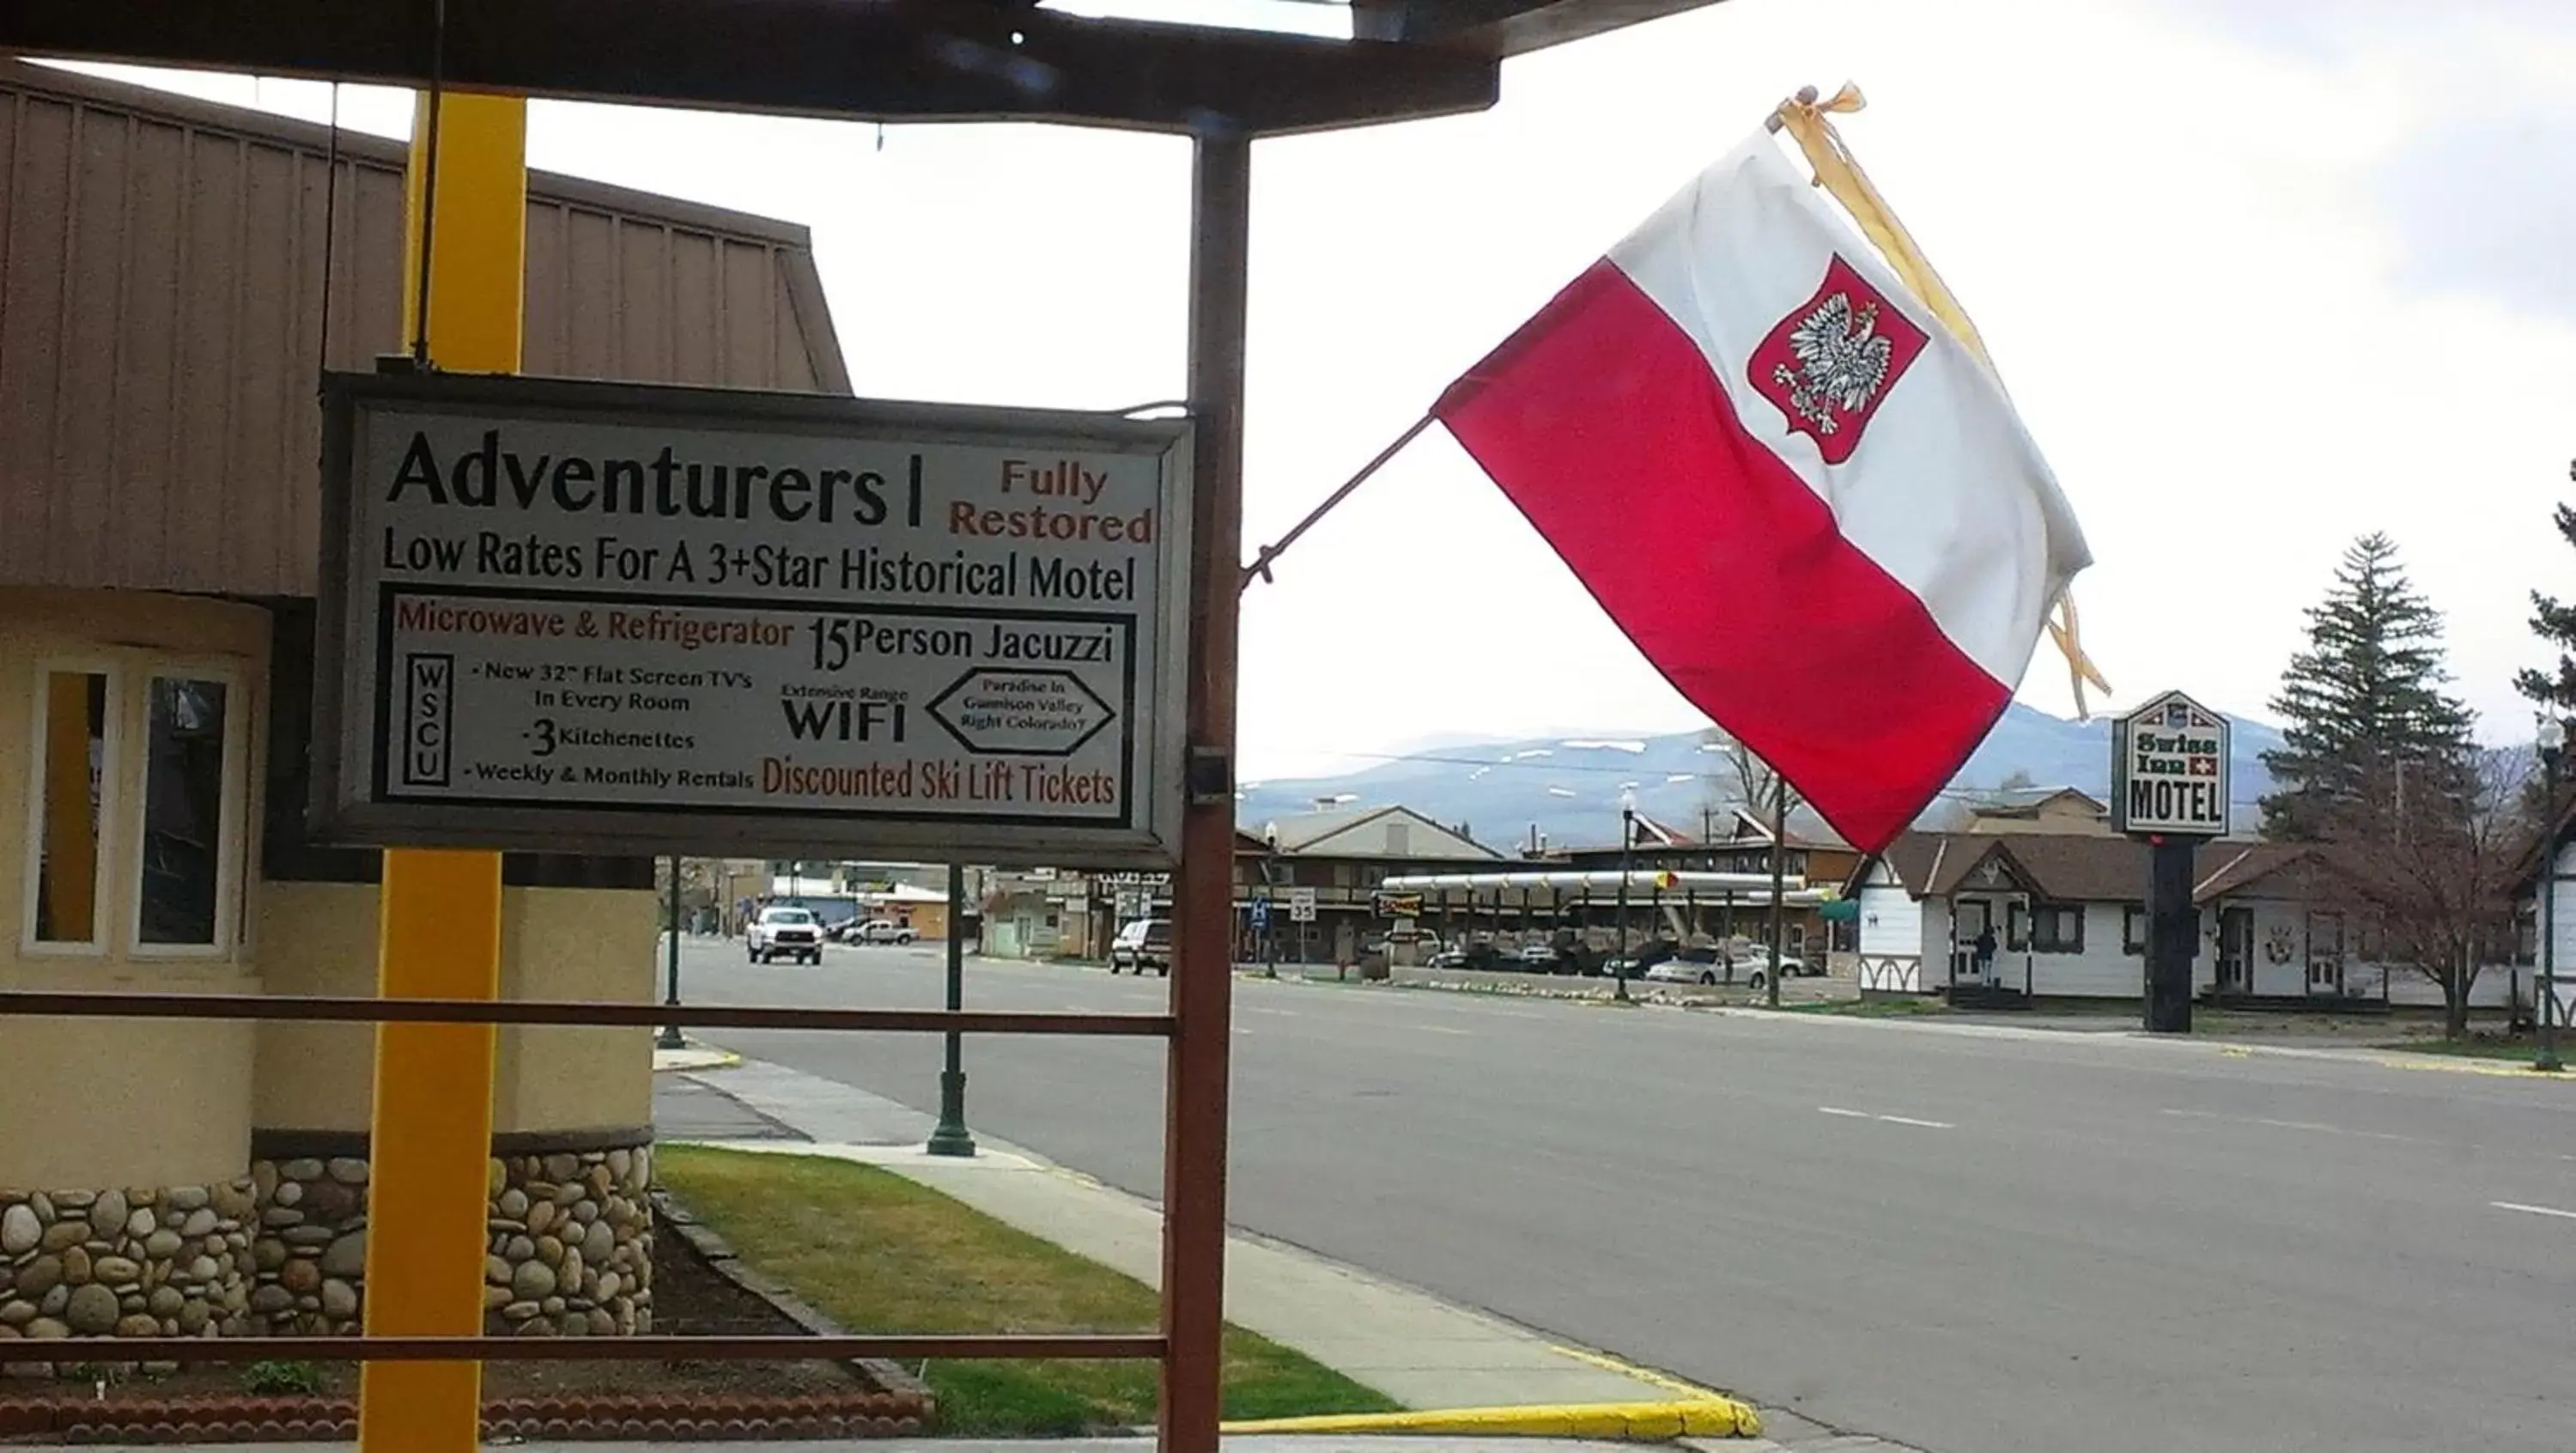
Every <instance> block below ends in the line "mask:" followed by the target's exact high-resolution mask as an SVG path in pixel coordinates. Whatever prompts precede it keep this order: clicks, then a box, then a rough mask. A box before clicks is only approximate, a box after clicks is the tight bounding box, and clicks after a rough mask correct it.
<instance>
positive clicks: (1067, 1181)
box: [655, 1060, 1745, 1453]
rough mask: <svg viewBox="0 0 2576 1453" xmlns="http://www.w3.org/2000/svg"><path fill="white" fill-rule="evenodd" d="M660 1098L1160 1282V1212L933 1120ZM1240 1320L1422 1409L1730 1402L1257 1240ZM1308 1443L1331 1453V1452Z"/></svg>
mask: <svg viewBox="0 0 2576 1453" xmlns="http://www.w3.org/2000/svg"><path fill="white" fill-rule="evenodd" d="M657 1090H659V1091H660V1093H659V1094H657V1096H656V1100H657V1103H656V1106H655V1118H656V1120H657V1122H658V1123H662V1124H664V1125H665V1126H666V1127H668V1128H667V1129H666V1132H665V1138H668V1139H681V1138H683V1137H684V1136H685V1138H687V1139H690V1140H694V1141H697V1142H700V1143H708V1144H723V1145H731V1146H735V1147H738V1148H742V1149H748V1150H765V1151H778V1152H790V1153H795V1154H803V1155H825V1156H832V1157H834V1158H837V1159H842V1160H850V1161H858V1162H862V1163H865V1164H869V1165H877V1166H882V1167H884V1168H886V1169H888V1170H891V1171H894V1172H895V1173H897V1174H899V1175H902V1176H904V1177H905V1178H906V1179H909V1180H913V1181H917V1182H919V1183H920V1184H922V1185H926V1186H929V1187H931V1188H932V1189H934V1190H938V1191H940V1192H942V1193H944V1194H947V1195H950V1196H954V1197H956V1198H957V1199H958V1200H960V1201H963V1202H965V1203H966V1204H967V1205H970V1206H973V1207H974V1208H975V1209H977V1210H979V1211H982V1212H983V1213H985V1214H986V1215H988V1216H992V1217H993V1218H995V1219H996V1220H1000V1221H1003V1222H1005V1223H1007V1224H1009V1225H1012V1226H1016V1227H1018V1228H1019V1229H1021V1230H1023V1231H1027V1232H1029V1233H1030V1234H1032V1235H1035V1236H1039V1237H1042V1238H1044V1239H1045V1240H1048V1241H1051V1242H1054V1243H1055V1244H1056V1245H1058V1246H1061V1247H1063V1248H1065V1249H1066V1250H1068V1251H1071V1252H1074V1253H1076V1254H1078V1255H1081V1256H1085V1257H1088V1258H1090V1259H1091V1260H1094V1261H1097V1262H1100V1263H1102V1264H1103V1265H1106V1266H1109V1267H1112V1268H1115V1269H1116V1270H1118V1271H1121V1272H1124V1273H1126V1274H1127V1275H1129V1276H1132V1277H1134V1278H1136V1279H1137V1280H1139V1281H1141V1282H1144V1283H1146V1284H1147V1285H1149V1286H1152V1285H1158V1284H1159V1282H1160V1279H1161V1273H1162V1214H1161V1212H1160V1210H1159V1209H1158V1208H1157V1207H1156V1206H1155V1205H1153V1204H1152V1203H1150V1202H1147V1201H1144V1200H1141V1199H1139V1198H1137V1197H1135V1196H1131V1195H1128V1194H1127V1193H1126V1192H1124V1191H1120V1190H1116V1189H1113V1188H1111V1187H1109V1186H1105V1185H1102V1184H1101V1183H1100V1182H1098V1181H1095V1180H1093V1179H1091V1178H1090V1177H1088V1176H1083V1175H1079V1174H1077V1173H1075V1172H1072V1171H1068V1170H1065V1169H1063V1168H1062V1167H1059V1166H1055V1165H1052V1164H1049V1163H1048V1162H1047V1161H1045V1160H1044V1159H1042V1158H1040V1157H1038V1156H1036V1155H1033V1154H1031V1153H1029V1152H1027V1151H1024V1150H1019V1149H1017V1148H1015V1147H1012V1146H1007V1145H1003V1144H1000V1143H998V1142H995V1141H993V1140H991V1139H989V1138H985V1137H978V1140H979V1145H980V1147H981V1153H979V1154H978V1155H976V1156H975V1157H973V1158H972V1159H956V1158H947V1157H939V1156H932V1155H928V1154H925V1153H924V1152H923V1151H922V1149H921V1146H922V1144H923V1142H924V1141H925V1140H926V1139H927V1138H928V1137H929V1134H930V1130H931V1126H932V1124H933V1120H932V1117H930V1116H928V1115H925V1114H923V1113H922V1112H920V1111H917V1110H914V1109H911V1108H910V1107H908V1106H904V1105H900V1104H897V1103H895V1102H893V1101H891V1100H886V1099H884V1098H882V1097H879V1096H876V1095H872V1094H869V1093H867V1092H866V1091H864V1090H858V1089H854V1088H852V1087H850V1086H847V1085H843V1084H840V1083H839V1082H837V1081H833V1080H828V1079H824V1078H822V1077H821V1076H818V1075H809V1074H806V1073H803V1072H802V1071H798V1070H792V1069H787V1068H785V1067H783V1066H779V1065H773V1064H767V1063H764V1062H761V1061H758V1060H746V1061H744V1062H743V1063H742V1064H741V1065H739V1066H737V1067H735V1068H732V1069H727V1070H722V1071H716V1072H711V1073H708V1074H705V1075H696V1074H685V1073H683V1074H673V1075H663V1076H660V1077H658V1079H657ZM666 1112H667V1116H666ZM682 1127H685V1130H684V1131H683V1130H682ZM674 1131H678V1132H681V1133H677V1134H675V1133H671V1132H674ZM786 1132H792V1133H794V1134H796V1135H801V1136H804V1137H806V1138H805V1139H803V1140H795V1139H789V1138H787V1135H786ZM1226 1316H1227V1318H1228V1319H1229V1320H1231V1321H1233V1322H1234V1323H1235V1324H1236V1325H1238V1326H1242V1327H1246V1328H1249V1329H1251V1330H1252V1331H1255V1332H1258V1333H1260V1334H1261V1335H1262V1336H1265V1337H1268V1338H1270V1339H1271V1340H1272V1341H1275V1342H1279V1343H1282V1344H1284V1345H1286V1346H1289V1347H1293V1348H1295V1349H1297V1350H1298V1351H1300V1352H1303V1353H1305V1354H1306V1355H1307V1356H1309V1357H1312V1358H1314V1359H1316V1360H1317V1361H1319V1362H1322V1363H1323V1364H1325V1365H1326V1366H1328V1367H1331V1368H1333V1369H1335V1370H1336V1371H1339V1372H1341V1373H1343V1374H1345V1375H1347V1376H1349V1377H1352V1378H1355V1379H1357V1380H1358V1381H1360V1382H1362V1383H1365V1384H1367V1385H1368V1386H1370V1387H1373V1388H1376V1389H1377V1390H1378V1391H1380V1392H1383V1393H1385V1394H1386V1395H1387V1396H1389V1397H1391V1398H1394V1399H1395V1400H1396V1401H1398V1402H1400V1403H1403V1404H1405V1405H1406V1406H1408V1407H1414V1408H1479V1407H1499V1406H1517V1405H1524V1404H1543V1403H1637V1402H1670V1401H1673V1400H1675V1399H1677V1398H1678V1399H1688V1398H1702V1397H1715V1396H1718V1394H1716V1393H1714V1392H1712V1391H1710V1390H1709V1389H1706V1388H1701V1387H1697V1386H1694V1385H1692V1384H1689V1383H1685V1382H1682V1381H1680V1380H1678V1379H1675V1378H1669V1377H1665V1376H1663V1375H1661V1374H1659V1373H1655V1372H1651V1371H1647V1370H1645V1369H1641V1368H1632V1367H1628V1366H1626V1365H1624V1364H1622V1363H1619V1362H1617V1361H1615V1360H1614V1359H1611V1358H1608V1357H1605V1356H1602V1355H1600V1354H1597V1353H1592V1352H1587V1351H1584V1350H1582V1349H1579V1348H1572V1347H1566V1346H1563V1345H1560V1344H1558V1343H1556V1342H1554V1341H1552V1340H1551V1339H1549V1338H1548V1337H1546V1336H1544V1335H1542V1334H1540V1333H1537V1332H1533V1331H1530V1330H1528V1329H1526V1328H1523V1327H1519V1326H1516V1325H1513V1324H1512V1323H1509V1322H1505V1321H1503V1320H1502V1319H1500V1318H1497V1317H1493V1316H1489V1315H1487V1314H1485V1313H1482V1312H1478V1311H1473V1310H1470V1309H1468V1308H1465V1307H1460V1306H1455V1305H1452V1304H1451V1303H1448V1302H1445V1301H1442V1300H1440V1299H1439V1298H1437V1297H1434V1296H1431V1295H1430V1294H1428V1293H1426V1292H1421V1291H1417V1290H1415V1289H1413V1288H1411V1287H1407V1286H1402V1285H1399V1284H1397V1283H1394V1282H1390V1281H1386V1280H1383V1279H1381V1278H1378V1277H1375V1276H1371V1275H1369V1274H1368V1273H1365V1272H1362V1271H1359V1270H1357V1269H1355V1268H1352V1267H1348V1266H1344V1265H1342V1264H1340V1263H1338V1262H1333V1261H1328V1260H1326V1259H1324V1258H1322V1257H1319V1256H1315V1255H1313V1254H1311V1253H1308V1252H1305V1251H1300V1250H1297V1249H1296V1248H1294V1247H1289V1246H1285V1245H1281V1244H1279V1243H1275V1242H1271V1241H1267V1240H1264V1239H1261V1238H1258V1237H1254V1236H1250V1235H1247V1234H1245V1233H1242V1232H1236V1233H1234V1235H1233V1237H1232V1242H1231V1245H1230V1246H1229V1248H1228V1254H1227V1257H1226ZM1308 1436H1310V1437H1311V1435H1308ZM1442 1441H1443V1445H1444V1446H1456V1445H1455V1444H1454V1443H1450V1442H1448V1440H1445V1439H1444V1440H1442ZM941 1446H942V1447H947V1448H954V1447H956V1446H958V1445H955V1444H950V1443H943V1444H942V1445H941ZM1059 1446H1061V1445H1059ZM1297 1446H1298V1447H1299V1448H1301V1449H1307V1450H1314V1453H1321V1449H1322V1448H1323V1447H1324V1446H1326V1445H1324V1444H1321V1443H1318V1442H1315V1441H1301V1442H1299V1443H1298V1444H1297ZM1413 1446H1416V1447H1418V1446H1420V1444H1419V1442H1418V1441H1417V1442H1416V1443H1415V1444H1414V1445H1413ZM1516 1446H1521V1447H1527V1446H1530V1445H1528V1444H1526V1443H1523V1444H1517V1445H1516ZM1735 1446H1738V1447H1743V1446H1745V1445H1744V1444H1742V1443H1740V1442H1739V1443H1738V1444H1736V1445H1735Z"/></svg>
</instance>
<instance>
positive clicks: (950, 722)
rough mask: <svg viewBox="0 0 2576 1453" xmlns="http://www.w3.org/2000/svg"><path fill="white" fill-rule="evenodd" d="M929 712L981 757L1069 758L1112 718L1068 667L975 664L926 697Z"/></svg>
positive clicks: (1112, 711) (1111, 712)
mask: <svg viewBox="0 0 2576 1453" xmlns="http://www.w3.org/2000/svg"><path fill="white" fill-rule="evenodd" d="M930 716H931V719H932V720H933V721H936V722H938V723H939V724H940V725H941V726H944V727H946V728H948V734H949V735H950V736H953V737H955V738H956V739H957V742H958V745H960V746H962V747H964V748H965V749H966V750H968V751H970V752H974V753H977V754H979V755H982V756H996V755H1002V754H1008V755H1011V756H1023V757H1069V756H1072V755H1073V754H1074V753H1075V752H1076V751H1078V750H1080V749H1081V747H1082V744H1083V743H1085V742H1088V741H1090V740H1091V739H1092V738H1093V737H1094V736H1097V735H1099V733H1100V731H1101V729H1102V728H1104V727H1106V726H1108V725H1109V724H1110V723H1111V722H1113V721H1116V720H1117V719H1118V713H1117V711H1116V710H1115V709H1114V708H1112V707H1111V706H1110V705H1109V703H1108V702H1105V701H1103V700H1101V699H1100V697H1099V695H1098V694H1097V693H1096V692H1094V691H1093V690H1092V689H1091V688H1090V687H1088V686H1086V685H1084V684H1083V682H1082V679H1081V678H1080V677H1078V676H1076V675H1074V674H1073V673H1072V672H1070V671H1052V670H1045V669H1031V668H1028V667H1021V666H979V667H977V668H975V669H974V670H972V671H969V672H967V673H966V674H965V675H963V676H960V677H958V678H957V680H956V681H955V682H953V683H952V684H951V685H950V686H949V688H948V689H947V690H946V691H943V692H941V693H939V695H938V696H936V697H934V698H932V700H931V703H930Z"/></svg>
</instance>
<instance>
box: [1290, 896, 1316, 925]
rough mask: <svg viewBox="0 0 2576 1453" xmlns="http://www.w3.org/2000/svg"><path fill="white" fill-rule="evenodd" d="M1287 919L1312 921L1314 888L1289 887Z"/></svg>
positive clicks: (1313, 918) (1301, 921)
mask: <svg viewBox="0 0 2576 1453" xmlns="http://www.w3.org/2000/svg"><path fill="white" fill-rule="evenodd" d="M1288 921H1289V922H1290V923H1312V922H1314V921H1315V890H1314V889H1312V888H1291V889H1289V890H1288Z"/></svg>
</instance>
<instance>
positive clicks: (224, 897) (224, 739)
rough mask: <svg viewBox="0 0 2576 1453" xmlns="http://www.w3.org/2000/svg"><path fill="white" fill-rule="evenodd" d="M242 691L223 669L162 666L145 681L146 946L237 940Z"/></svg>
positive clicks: (138, 924)
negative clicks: (233, 928) (238, 705)
mask: <svg viewBox="0 0 2576 1453" xmlns="http://www.w3.org/2000/svg"><path fill="white" fill-rule="evenodd" d="M236 694H237V693H236V692H235V691H234V689H233V683H232V680H231V678H230V676H229V675H228V674H218V673H214V672H206V673H202V674H200V673H196V672H186V673H170V674H164V673H162V672H159V671H155V672H153V673H152V674H151V676H150V677H149V679H148V681H147V684H146V686H145V690H144V702H143V744H142V745H143V751H142V788H143V790H142V792H141V794H140V795H139V799H138V807H139V809H140V811H139V814H138V817H137V831H136V834H135V843H136V851H137V858H138V861H137V875H136V883H135V892H134V942H135V944H136V946H137V947H140V948H149V949H190V948H194V949H221V948H224V947H226V946H227V939H228V938H229V928H230V925H229V923H228V922H227V920H229V919H230V918H231V917H232V914H231V912H230V908H231V899H232V896H233V895H232V886H233V876H234V874H236V873H238V872H239V871H240V860H241V854H240V852H239V851H238V849H237V846H236V841H237V839H239V837H240V836H241V806H240V803H239V801H238V798H239V795H240V781H239V776H240V774H239V773H238V772H236V771H235V770H234V761H235V758H236V757H237V756H238V755H239V754H238V752H237V751H236V747H237V746H238V745H239V741H240V737H241V732H240V729H239V725H238V723H237V722H236V720H235V718H236V716H237V715H238V713H237V712H236V710H235V709H234V700H233V698H234V697H235V696H236Z"/></svg>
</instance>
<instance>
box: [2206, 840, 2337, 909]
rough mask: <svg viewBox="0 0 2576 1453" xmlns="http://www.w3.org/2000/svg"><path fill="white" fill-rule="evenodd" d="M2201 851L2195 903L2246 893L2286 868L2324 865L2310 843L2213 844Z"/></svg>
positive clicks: (2317, 851)
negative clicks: (2303, 865)
mask: <svg viewBox="0 0 2576 1453" xmlns="http://www.w3.org/2000/svg"><path fill="white" fill-rule="evenodd" d="M2202 851H2203V854H2204V855H2203V857H2202V858H2201V861H2200V862H2199V863H2198V864H2197V865H2196V866H2197V867H2198V868H2199V869H2200V879H2199V881H2198V882H2196V883H2194V884H2193V885H2192V889H2191V898H2192V901H2193V902H2195V903H2207V902H2209V901H2210V900H2212V899H2214V898H2222V897H2225V896H2226V895H2228V894H2230V893H2242V892H2245V891H2247V890H2248V889H2250V888H2253V887H2254V886H2255V885H2257V884H2259V883H2261V882H2262V881H2263V880H2264V879H2266V878H2269V877H2271V876H2272V875H2273V874H2275V873H2278V872H2280V871H2282V870H2283V869H2285V868H2290V867H2294V866H2298V865H2301V864H2306V863H2310V862H2315V863H2317V864H2320V865H2322V864H2323V862H2324V859H2323V857H2322V853H2321V850H2320V849H2319V848H2317V847H2316V846H2315V845H2313V844H2309V843H2214V844H2212V845H2211V846H2210V847H2208V848H2205V849H2203V850H2202Z"/></svg>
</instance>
